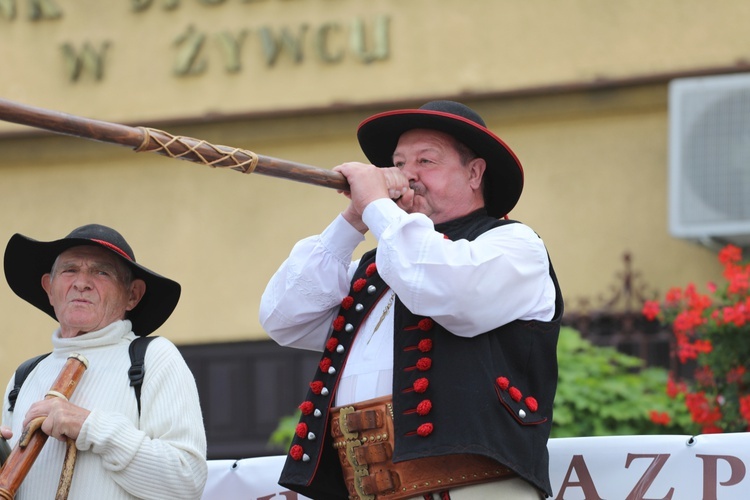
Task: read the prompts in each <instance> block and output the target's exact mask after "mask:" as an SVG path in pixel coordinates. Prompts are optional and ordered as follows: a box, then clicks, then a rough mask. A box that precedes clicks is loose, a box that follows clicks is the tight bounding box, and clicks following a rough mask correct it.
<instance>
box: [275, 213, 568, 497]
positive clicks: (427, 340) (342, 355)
mask: <svg viewBox="0 0 750 500" xmlns="http://www.w3.org/2000/svg"><path fill="white" fill-rule="evenodd" d="M512 222H514V221H506V220H497V219H494V218H491V217H489V216H487V215H486V214H485V213H484V211H479V212H475V213H472V214H469V215H467V216H465V217H462V218H459V219H456V220H454V221H450V222H447V223H445V224H439V225H436V227H435V230H436V231H438V232H441V233H443V234H444V235H446V237H448V238H450V239H451V240H454V241H455V240H459V239H467V240H469V241H471V240H474V239H475V238H476V237H477V236H479V235H480V234H482V233H484V232H486V231H488V230H490V229H492V228H494V227H497V226H500V225H503V224H507V223H512ZM550 275H551V277H552V280H553V282H554V284H555V290H556V294H557V298H556V303H555V305H556V309H555V314H554V318H553V319H552V321H550V322H542V321H514V322H512V323H509V324H507V325H503V326H501V327H500V328H497V329H495V330H492V331H489V332H486V333H483V334H481V335H478V336H476V337H474V338H470V339H467V338H463V337H458V336H456V335H453V334H451V333H450V332H448V331H447V330H445V329H444V328H442V327H441V326H440V325H439V324H437V323H436V322H434V321H433V320H432V319H430V318H426V317H423V316H416V315H414V314H412V313H411V312H410V311H409V310H408V309H406V307H405V306H404V305H403V304H402V303H401V302H400V301H399V300H396V303H395V306H394V307H395V310H394V315H395V318H394V369H393V402H394V428H395V430H396V435H395V448H394V456H393V461H394V462H399V461H402V460H411V459H415V458H422V457H427V456H438V455H448V454H454V453H476V454H479V455H485V456H488V457H490V458H493V459H495V460H497V461H498V462H500V463H502V464H504V465H506V466H507V467H510V468H511V469H513V470H514V471H515V472H516V473H518V474H519V476H521V477H522V478H524V479H526V480H527V481H529V482H530V483H532V484H533V485H535V486H536V487H538V488H539V489H540V490H542V491H544V492H546V493H547V495H551V494H552V492H551V490H552V488H551V485H550V482H549V470H548V469H549V455H548V452H547V439H548V438H549V433H550V429H551V425H552V404H553V401H554V396H555V391H556V388H557V354H556V349H557V337H558V334H559V330H560V320H561V318H562V313H563V301H562V295H561V292H560V288H559V285H558V282H557V278H556V276H555V273H554V270H553V268H552V265H551V263H550ZM387 289H388V286H387V285H386V283H385V282H384V281H383V280H382V278H380V276H379V274H378V273H377V267H376V266H375V250H371V251H370V252H368V253H366V254H365V255H364V256H363V257H362V259H361V261H360V266H359V268H358V269H357V271H356V273H355V275H354V277H353V279H352V287H351V289H350V291H349V295H347V296H346V297H345V298H344V299H343V300H342V303H341V308H340V311H339V314H338V316H337V317H336V319H335V320H334V322H333V325H332V334H331V337H330V338H329V340H328V342H327V344H326V347H325V351H324V354H323V358H322V359H321V362H320V364H319V366H318V369H317V370H316V373H315V376H314V379H313V381H312V382H311V383H310V389H309V391H308V394H307V398H306V400H305V401H304V402H303V403H302V404H301V405H300V410H301V411H302V417H301V419H300V422H299V424H298V425H297V429H296V435H295V437H294V440H293V443H292V447H291V448H290V451H289V455H288V457H287V460H286V463H285V465H284V469H283V471H282V474H281V478H280V479H279V484H281V485H282V486H284V487H287V488H289V489H290V490H293V491H297V492H299V493H301V494H303V495H305V496H307V497H310V498H314V499H318V498H319V499H326V500H328V499H339V498H340V499H347V498H348V493H347V490H346V487H345V485H344V480H343V476H342V473H341V466H340V465H339V461H338V456H337V453H336V450H334V448H333V446H332V441H331V437H330V429H329V421H328V420H329V410H330V408H331V407H332V406H333V401H334V397H333V395H334V394H335V391H336V387H337V385H338V382H339V376H340V374H341V373H342V371H343V368H344V364H345V363H346V358H347V355H348V352H349V350H350V348H351V345H352V342H353V339H354V336H355V335H356V333H357V332H358V329H359V327H360V325H361V324H362V322H363V320H364V319H365V318H366V317H367V315H368V314H369V313H370V310H371V309H372V307H373V306H374V305H375V303H376V302H377V301H378V300H379V299H380V297H381V296H382V295H383V293H385V292H386V291H387Z"/></svg>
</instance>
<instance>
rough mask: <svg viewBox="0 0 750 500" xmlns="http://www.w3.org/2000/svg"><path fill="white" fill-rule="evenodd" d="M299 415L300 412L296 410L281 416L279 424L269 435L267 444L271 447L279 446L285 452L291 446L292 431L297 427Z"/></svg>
mask: <svg viewBox="0 0 750 500" xmlns="http://www.w3.org/2000/svg"><path fill="white" fill-rule="evenodd" d="M300 415H301V412H300V411H299V410H297V411H296V412H294V413H292V414H291V415H287V416H286V417H281V420H279V425H278V426H277V427H276V429H275V430H274V431H273V432H272V433H271V437H270V438H269V439H268V446H269V447H271V448H279V449H281V450H283V451H284V452H286V450H288V449H289V447H290V446H292V439H293V438H294V431H295V429H296V428H297V422H299V418H300Z"/></svg>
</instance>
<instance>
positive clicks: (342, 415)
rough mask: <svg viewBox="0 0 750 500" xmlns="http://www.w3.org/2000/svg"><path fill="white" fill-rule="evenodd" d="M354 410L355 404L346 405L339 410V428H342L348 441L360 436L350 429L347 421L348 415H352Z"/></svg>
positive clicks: (342, 432)
mask: <svg viewBox="0 0 750 500" xmlns="http://www.w3.org/2000/svg"><path fill="white" fill-rule="evenodd" d="M354 412H355V410H354V407H353V406H345V407H343V408H341V409H340V410H339V429H341V434H343V436H344V438H345V439H346V440H347V441H348V440H350V439H357V438H358V437H359V435H358V434H357V433H356V432H351V431H350V430H349V425H348V424H347V423H346V417H347V415H350V414H352V413H354Z"/></svg>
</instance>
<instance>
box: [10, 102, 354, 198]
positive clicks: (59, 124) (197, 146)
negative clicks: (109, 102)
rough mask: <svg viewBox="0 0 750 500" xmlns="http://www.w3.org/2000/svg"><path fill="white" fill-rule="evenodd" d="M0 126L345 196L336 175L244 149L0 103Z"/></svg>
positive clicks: (343, 185) (342, 180)
mask: <svg viewBox="0 0 750 500" xmlns="http://www.w3.org/2000/svg"><path fill="white" fill-rule="evenodd" d="M0 120H3V121H7V122H11V123H17V124H19V125H27V126H30V127H36V128H40V129H44V130H48V131H50V132H56V133H58V134H64V135H72V136H74V137H82V138H84V139H91V140H94V141H99V142H106V143H110V144H118V145H120V146H128V147H131V148H133V149H134V150H135V151H136V152H153V153H158V154H160V155H163V156H168V157H170V158H176V159H179V160H187V161H191V162H194V163H200V164H203V165H207V166H209V167H214V168H231V169H232V170H237V171H238V172H242V173H243V174H250V173H253V172H256V173H259V174H262V175H269V176H272V177H280V178H283V179H289V180H293V181H298V182H303V183H305V184H312V185H315V186H322V187H327V188H332V189H338V190H341V191H348V190H349V185H348V183H347V182H346V179H345V178H344V176H343V175H341V174H339V173H338V172H333V171H331V170H326V169H323V168H318V167H313V166H310V165H305V164H302V163H296V162H292V161H288V160H281V159H278V158H273V157H270V156H263V155H259V154H256V153H253V152H252V151H248V150H246V149H239V148H233V147H229V146H219V145H215V144H211V143H209V142H207V141H204V140H201V139H194V138H192V137H183V136H177V135H172V134H170V133H168V132H165V131H163V130H157V129H153V128H148V127H130V126H127V125H122V124H119V123H111V122H105V121H101V120H92V119H89V118H83V117H80V116H75V115H70V114H67V113H61V112H59V111H52V110H48V109H43V108H37V107H34V106H28V105H25V104H20V103H17V102H13V101H9V100H7V99H0Z"/></svg>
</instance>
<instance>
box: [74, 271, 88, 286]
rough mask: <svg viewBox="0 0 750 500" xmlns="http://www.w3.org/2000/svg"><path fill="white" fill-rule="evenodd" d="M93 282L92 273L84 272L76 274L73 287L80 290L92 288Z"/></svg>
mask: <svg viewBox="0 0 750 500" xmlns="http://www.w3.org/2000/svg"><path fill="white" fill-rule="evenodd" d="M91 281H92V276H91V273H87V272H85V271H83V272H80V273H76V279H75V280H74V281H73V286H74V287H76V288H77V289H79V290H83V289H87V288H91Z"/></svg>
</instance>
